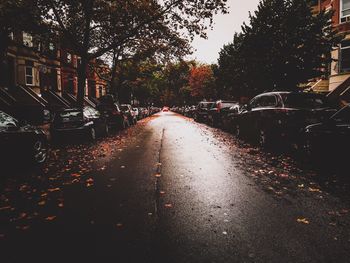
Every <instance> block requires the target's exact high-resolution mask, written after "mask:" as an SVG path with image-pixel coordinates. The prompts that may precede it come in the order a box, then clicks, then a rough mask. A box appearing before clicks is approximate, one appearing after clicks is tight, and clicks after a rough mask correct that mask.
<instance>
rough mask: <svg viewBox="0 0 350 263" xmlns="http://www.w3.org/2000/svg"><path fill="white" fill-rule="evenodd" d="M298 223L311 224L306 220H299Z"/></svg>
mask: <svg viewBox="0 0 350 263" xmlns="http://www.w3.org/2000/svg"><path fill="white" fill-rule="evenodd" d="M297 222H298V223H302V224H306V225H308V224H310V221H309V220H307V219H306V218H298V219H297Z"/></svg>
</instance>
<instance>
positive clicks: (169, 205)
mask: <svg viewBox="0 0 350 263" xmlns="http://www.w3.org/2000/svg"><path fill="white" fill-rule="evenodd" d="M164 207H165V208H172V207H173V205H172V204H165V205H164Z"/></svg>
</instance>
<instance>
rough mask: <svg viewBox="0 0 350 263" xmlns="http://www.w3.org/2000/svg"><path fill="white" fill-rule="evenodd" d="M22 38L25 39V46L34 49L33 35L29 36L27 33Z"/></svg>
mask: <svg viewBox="0 0 350 263" xmlns="http://www.w3.org/2000/svg"><path fill="white" fill-rule="evenodd" d="M25 36H26V37H25ZM22 37H23V45H25V46H27V47H33V46H34V43H33V36H32V35H31V34H29V33H27V32H23V34H22ZM25 38H28V39H25Z"/></svg>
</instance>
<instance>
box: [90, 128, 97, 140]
mask: <svg viewBox="0 0 350 263" xmlns="http://www.w3.org/2000/svg"><path fill="white" fill-rule="evenodd" d="M96 137H97V136H96V129H95V128H93V127H92V128H90V131H89V139H90V141H95V140H96Z"/></svg>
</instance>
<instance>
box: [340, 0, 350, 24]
mask: <svg viewBox="0 0 350 263" xmlns="http://www.w3.org/2000/svg"><path fill="white" fill-rule="evenodd" d="M343 3H344V0H340V12H339V16H340V17H339V22H340V24H343V23H346V22H348V21H344V22H342V21H341V20H342V19H343V18H347V17H349V19H347V20H349V21H350V15H346V16H343V12H344V11H345V10H343ZM346 10H350V9H346Z"/></svg>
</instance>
